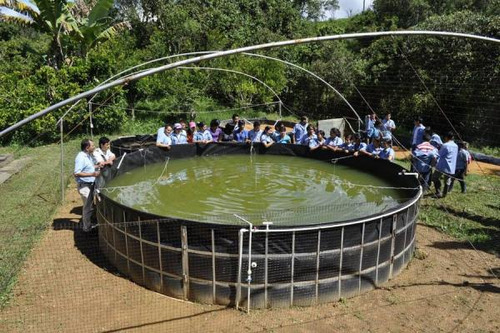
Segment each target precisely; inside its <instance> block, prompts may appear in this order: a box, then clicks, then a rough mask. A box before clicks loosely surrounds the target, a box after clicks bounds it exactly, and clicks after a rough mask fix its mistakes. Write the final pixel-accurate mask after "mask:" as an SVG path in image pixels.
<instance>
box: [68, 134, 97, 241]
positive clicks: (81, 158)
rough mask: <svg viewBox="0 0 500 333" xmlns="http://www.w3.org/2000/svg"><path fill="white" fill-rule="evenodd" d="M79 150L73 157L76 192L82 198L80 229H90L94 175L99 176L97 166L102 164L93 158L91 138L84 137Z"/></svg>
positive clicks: (85, 230)
mask: <svg viewBox="0 0 500 333" xmlns="http://www.w3.org/2000/svg"><path fill="white" fill-rule="evenodd" d="M80 148H81V151H80V152H79V153H78V155H76V158H75V170H74V173H73V175H74V176H75V179H76V183H77V188H78V193H80V197H81V198H82V202H83V208H82V230H83V231H84V232H89V231H90V230H92V215H93V213H94V203H93V193H94V182H95V177H98V176H99V171H98V170H99V168H100V167H101V166H102V165H101V164H100V163H97V162H96V161H95V159H94V156H93V153H94V150H95V145H94V142H92V140H89V139H84V140H83V141H82V142H81V145H80Z"/></svg>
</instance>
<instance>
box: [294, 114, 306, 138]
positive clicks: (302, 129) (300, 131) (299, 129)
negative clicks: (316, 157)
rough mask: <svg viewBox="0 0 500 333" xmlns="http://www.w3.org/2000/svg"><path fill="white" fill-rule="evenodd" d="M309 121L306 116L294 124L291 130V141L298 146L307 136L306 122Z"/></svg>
mask: <svg viewBox="0 0 500 333" xmlns="http://www.w3.org/2000/svg"><path fill="white" fill-rule="evenodd" d="M308 121H309V119H308V118H307V117H306V116H302V117H301V118H300V122H299V123H297V124H295V126H294V127H293V130H292V141H293V143H295V144H297V145H300V144H302V141H303V140H304V138H305V137H306V136H307V126H308V124H307V122H308Z"/></svg>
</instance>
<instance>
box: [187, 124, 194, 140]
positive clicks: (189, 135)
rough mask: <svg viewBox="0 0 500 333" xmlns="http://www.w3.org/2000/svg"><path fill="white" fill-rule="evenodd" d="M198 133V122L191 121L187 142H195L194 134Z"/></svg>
mask: <svg viewBox="0 0 500 333" xmlns="http://www.w3.org/2000/svg"><path fill="white" fill-rule="evenodd" d="M195 133H196V123H195V122H194V121H190V122H189V128H188V130H187V135H186V136H187V142H188V143H193V142H194V135H195Z"/></svg>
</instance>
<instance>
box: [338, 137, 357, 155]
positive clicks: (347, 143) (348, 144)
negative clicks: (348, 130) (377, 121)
mask: <svg viewBox="0 0 500 333" xmlns="http://www.w3.org/2000/svg"><path fill="white" fill-rule="evenodd" d="M352 138H353V137H352V135H351V134H346V135H345V136H344V143H343V144H342V145H340V149H341V150H344V151H345V152H348V151H350V150H352V149H353V146H354V142H353V141H352V140H353V139H352Z"/></svg>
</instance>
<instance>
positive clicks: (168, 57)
mask: <svg viewBox="0 0 500 333" xmlns="http://www.w3.org/2000/svg"><path fill="white" fill-rule="evenodd" d="M215 52H220V51H197V52H188V53H180V54H174V55H170V56H166V57H161V58H157V59H153V60H149V61H146V62H143V63H141V64H139V65H136V66H133V67H130V68H127V69H125V70H123V71H121V72H119V73H117V74H115V75H113V76H111V77H109V78H108V79H106V80H104V81H103V82H102V83H100V84H99V85H97V87H100V86H102V85H104V84H106V82H109V81H111V80H112V79H114V78H117V77H120V76H121V75H122V74H125V73H127V72H130V71H132V70H133V69H136V68H139V67H142V66H145V65H149V64H152V63H155V62H160V61H163V60H168V59H172V58H178V57H183V56H190V55H199V54H212V53H215ZM242 54H244V55H246V56H250V57H258V58H264V59H268V60H273V61H277V62H281V63H283V64H286V65H289V66H292V67H295V68H298V69H300V70H302V71H304V72H306V73H308V74H309V75H311V76H313V77H314V78H316V79H318V80H320V81H321V82H322V83H324V84H325V85H326V86H328V87H329V88H330V89H332V90H333V91H334V92H335V94H337V95H338V96H339V97H340V98H341V99H342V100H343V101H344V102H345V103H346V104H347V105H348V107H349V108H350V109H351V110H352V111H353V112H354V114H355V115H356V117H357V118H358V120H360V121H361V118H360V116H359V114H358V113H357V112H356V110H355V109H354V108H353V107H352V105H351V104H350V103H349V102H348V101H347V99H346V98H345V97H344V95H342V94H341V93H340V92H339V91H338V90H337V89H336V88H335V87H333V86H332V85H331V84H329V83H328V82H327V81H325V80H324V79H323V78H321V77H320V76H319V75H317V74H315V73H313V72H311V71H309V70H307V69H305V68H304V67H301V66H299V65H297V64H294V63H292V62H289V61H286V60H283V59H280V58H276V57H271V56H266V55H262V54H256V53H248V52H243V53H242ZM142 72H144V70H142V71H137V72H134V73H132V74H128V75H126V76H123V78H125V77H129V76H130V75H134V74H138V73H142ZM97 87H96V88H97ZM273 93H274V92H273ZM275 95H276V94H275ZM96 96H97V94H96V95H94V96H92V97H91V98H90V100H89V103H90V102H92V100H93V99H94V98H95V97H96ZM276 97H277V98H278V100H279V101H280V102H281V99H280V98H279V97H278V96H277V95H276ZM79 102H80V100H78V101H76V102H75V103H74V104H73V105H71V107H70V108H69V109H68V110H67V111H66V112H65V113H64V114H63V115H62V116H61V117H60V118H59V120H58V121H57V123H56V125H58V124H59V123H60V122H61V121H63V119H64V117H66V115H67V114H68V113H69V112H70V111H71V110H72V109H73V108H74V107H75V106H76V105H77V104H78V103H79Z"/></svg>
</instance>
